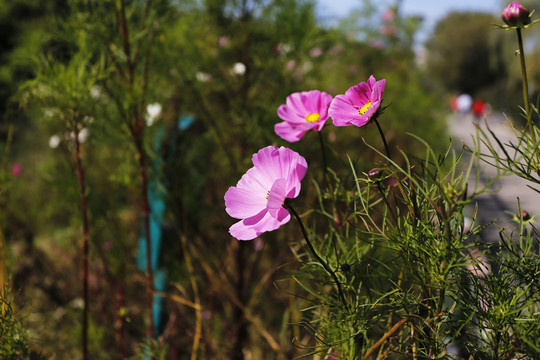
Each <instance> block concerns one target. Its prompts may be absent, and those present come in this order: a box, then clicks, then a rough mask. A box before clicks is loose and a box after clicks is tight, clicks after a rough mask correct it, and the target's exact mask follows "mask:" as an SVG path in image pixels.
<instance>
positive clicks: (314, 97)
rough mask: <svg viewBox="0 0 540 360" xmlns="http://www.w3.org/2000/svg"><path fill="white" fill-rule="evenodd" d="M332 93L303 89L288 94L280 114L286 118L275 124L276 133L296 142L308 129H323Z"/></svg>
mask: <svg viewBox="0 0 540 360" xmlns="http://www.w3.org/2000/svg"><path fill="white" fill-rule="evenodd" d="M331 102H332V95H330V94H327V93H325V92H323V91H319V90H311V91H303V92H298V93H293V94H291V95H289V96H287V102H286V104H283V105H281V106H280V107H279V108H278V110H277V113H278V116H279V117H280V118H281V119H282V120H284V121H283V122H280V123H278V124H276V125H275V126H274V130H275V131H276V134H278V135H279V136H280V137H281V138H283V139H285V140H287V141H288V142H296V141H298V140H300V139H301V138H302V136H304V134H305V133H306V131H308V130H316V131H321V129H322V128H323V126H324V124H325V123H326V120H328V106H330V103H331Z"/></svg>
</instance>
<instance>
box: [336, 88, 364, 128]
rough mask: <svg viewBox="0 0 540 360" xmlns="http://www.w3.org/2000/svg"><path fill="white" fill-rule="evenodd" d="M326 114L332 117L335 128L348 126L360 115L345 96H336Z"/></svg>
mask: <svg viewBox="0 0 540 360" xmlns="http://www.w3.org/2000/svg"><path fill="white" fill-rule="evenodd" d="M328 113H329V114H330V116H331V117H332V122H333V123H334V125H335V126H349V125H351V121H354V120H357V119H358V118H359V117H360V115H359V114H358V110H357V108H356V107H354V105H353V104H352V103H351V101H350V100H349V98H348V97H347V96H345V95H338V96H336V97H335V98H334V100H333V101H332V103H331V104H330V109H329V110H328Z"/></svg>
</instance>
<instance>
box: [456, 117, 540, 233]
mask: <svg viewBox="0 0 540 360" xmlns="http://www.w3.org/2000/svg"><path fill="white" fill-rule="evenodd" d="M487 122H488V124H489V127H490V129H491V130H492V131H493V132H494V133H495V134H496V135H497V137H498V138H499V140H500V141H501V142H502V143H503V144H506V143H508V142H510V141H512V142H514V143H516V142H517V141H516V139H515V136H514V133H513V132H512V130H511V129H510V127H509V126H508V124H507V121H506V119H505V118H504V116H503V115H502V114H500V113H494V114H490V115H489V116H488V118H487ZM479 123H480V126H481V127H482V128H483V129H485V124H484V120H483V119H482V120H481V121H480V122H479ZM448 129H449V131H450V133H451V134H452V136H453V137H454V141H455V143H456V145H458V144H461V143H465V144H467V145H468V146H470V147H471V148H472V147H473V145H474V142H473V137H474V136H475V133H476V128H475V125H474V116H473V115H472V114H453V115H451V116H449V118H448ZM490 140H492V141H493V139H490ZM501 153H502V152H501ZM511 155H512V154H511ZM480 168H481V173H482V175H481V180H482V181H483V180H484V179H485V178H486V176H487V177H488V178H493V177H494V176H495V175H496V174H497V170H496V169H495V168H493V167H492V166H490V165H487V164H485V163H483V164H481V165H480ZM474 180H475V179H474V177H472V179H470V180H469V192H470V191H471V190H472V189H474ZM481 184H482V183H481ZM527 185H530V186H533V187H536V188H540V187H539V186H538V185H535V184H533V183H530V182H529V181H526V180H524V179H522V178H520V177H518V176H516V175H508V176H504V177H502V178H500V179H499V180H497V182H496V183H495V184H494V185H493V186H492V187H491V188H490V189H492V190H494V191H496V192H494V193H487V194H482V195H480V196H478V197H477V203H478V207H479V211H478V213H479V216H478V221H479V222H480V223H482V224H487V223H489V222H491V221H493V220H498V221H497V223H498V224H499V226H500V227H505V228H508V227H511V226H512V224H513V223H512V222H510V221H509V220H510V219H511V217H512V214H515V213H517V212H518V209H519V207H518V200H517V199H518V198H519V199H520V202H521V208H522V210H525V211H527V212H528V213H529V214H531V215H535V214H540V194H539V193H537V192H535V191H534V190H532V189H530V188H529V187H528V186H527ZM536 220H540V216H539V217H538V218H537V219H536ZM483 237H484V240H486V241H489V242H498V241H499V235H498V229H497V227H495V226H490V227H489V228H488V229H487V232H486V233H485V234H484V236H483Z"/></svg>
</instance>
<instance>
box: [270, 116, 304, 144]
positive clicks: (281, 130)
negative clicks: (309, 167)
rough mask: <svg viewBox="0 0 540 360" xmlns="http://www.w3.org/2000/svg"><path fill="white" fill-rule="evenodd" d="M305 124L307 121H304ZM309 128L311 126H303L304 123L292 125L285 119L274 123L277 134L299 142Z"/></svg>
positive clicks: (285, 138) (289, 140) (290, 140)
mask: <svg viewBox="0 0 540 360" xmlns="http://www.w3.org/2000/svg"><path fill="white" fill-rule="evenodd" d="M304 124H305V122H304ZM306 130H309V127H307V128H306V127H303V126H302V125H298V126H295V125H291V123H289V122H286V121H283V122H280V123H277V124H276V125H274V131H275V132H276V134H277V135H278V136H279V137H280V138H282V139H284V140H287V141H288V142H291V143H292V142H297V141H299V140H300V139H301V138H302V136H304V134H305V133H306Z"/></svg>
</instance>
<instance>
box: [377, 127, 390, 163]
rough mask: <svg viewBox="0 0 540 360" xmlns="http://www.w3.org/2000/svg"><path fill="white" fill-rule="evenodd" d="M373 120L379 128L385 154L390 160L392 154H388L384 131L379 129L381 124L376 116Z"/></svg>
mask: <svg viewBox="0 0 540 360" xmlns="http://www.w3.org/2000/svg"><path fill="white" fill-rule="evenodd" d="M374 120H375V124H376V125H377V129H379V134H380V135H381V139H382V141H383V144H384V150H386V156H388V158H389V159H390V160H392V156H390V149H389V148H388V143H387V142H386V138H385V137H384V133H383V131H382V129H381V125H380V124H379V120H377V118H375V119H374Z"/></svg>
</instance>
